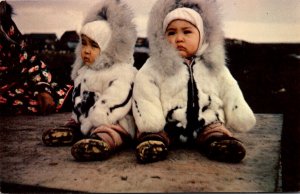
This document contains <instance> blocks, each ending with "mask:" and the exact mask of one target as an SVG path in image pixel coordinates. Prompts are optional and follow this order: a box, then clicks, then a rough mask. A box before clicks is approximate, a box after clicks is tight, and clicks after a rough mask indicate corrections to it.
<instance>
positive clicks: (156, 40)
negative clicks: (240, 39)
mask: <svg viewBox="0 0 300 194" xmlns="http://www.w3.org/2000/svg"><path fill="white" fill-rule="evenodd" d="M179 7H187V8H192V9H194V10H195V11H197V12H198V13H199V14H200V15H201V17H202V19H203V26H204V34H205V35H204V37H205V39H204V42H203V45H202V48H199V51H198V52H197V56H201V57H202V58H203V60H204V62H205V65H206V66H207V67H208V68H210V69H214V70H217V69H218V67H219V66H224V65H225V49H224V35H223V31H222V24H221V22H220V19H219V7H218V5H217V2H216V1H215V0H158V1H157V2H156V3H155V4H154V6H153V8H152V10H151V12H150V16H149V22H148V38H149V45H150V56H151V61H152V64H153V65H156V66H155V69H157V70H158V72H161V73H163V74H164V75H173V74H174V73H175V72H176V71H177V70H178V68H179V66H181V64H182V62H183V59H182V58H181V57H180V56H179V55H178V53H177V51H176V50H175V49H174V48H173V47H172V46H171V44H169V43H168V41H167V40H166V38H165V33H164V31H163V21H164V19H165V17H166V15H167V14H168V13H169V12H171V11H172V10H174V9H176V8H179ZM162 62H163V64H162Z"/></svg>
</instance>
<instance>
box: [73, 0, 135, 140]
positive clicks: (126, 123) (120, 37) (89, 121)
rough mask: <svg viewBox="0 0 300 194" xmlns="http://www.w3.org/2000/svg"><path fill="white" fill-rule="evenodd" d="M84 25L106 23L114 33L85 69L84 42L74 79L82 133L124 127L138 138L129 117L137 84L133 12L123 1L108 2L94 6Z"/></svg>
mask: <svg viewBox="0 0 300 194" xmlns="http://www.w3.org/2000/svg"><path fill="white" fill-rule="evenodd" d="M94 7H95V8H94V9H93V10H91V12H90V13H89V15H88V16H87V18H86V19H85V21H84V24H86V23H88V22H92V21H96V20H106V21H107V22H108V23H109V25H110V27H111V30H112V35H111V39H110V41H109V43H108V46H107V47H106V49H105V50H101V54H100V56H99V57H97V58H96V60H95V63H94V64H93V65H91V66H84V65H83V62H82V59H81V57H80V50H81V42H80V43H79V44H78V46H77V48H76V60H75V62H74V64H73V68H72V73H71V77H72V79H73V80H74V86H75V88H74V91H73V102H74V109H73V114H72V117H73V118H74V119H75V120H76V121H78V122H79V123H80V124H81V132H82V133H83V134H85V135H87V134H89V132H90V129H92V128H93V127H98V126H100V125H102V124H120V125H121V126H122V127H123V128H124V129H125V130H127V131H128V133H129V134H130V135H131V136H132V137H133V136H134V121H133V117H132V116H131V115H129V112H130V110H131V98H132V87H133V81H134V77H135V74H136V71H137V70H136V69H135V68H134V67H133V52H134V45H135V41H136V38H137V33H136V28H135V25H134V24H133V21H132V19H133V13H132V11H131V10H130V9H129V7H128V6H127V5H126V4H125V3H123V1H120V0H105V1H101V3H100V4H99V5H96V6H94Z"/></svg>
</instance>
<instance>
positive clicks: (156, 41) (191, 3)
mask: <svg viewBox="0 0 300 194" xmlns="http://www.w3.org/2000/svg"><path fill="white" fill-rule="evenodd" d="M178 7H189V8H192V9H194V10H196V11H197V12H198V13H200V15H201V16H202V18H203V22H204V31H205V39H204V45H203V46H202V48H200V49H199V50H198V52H197V53H196V55H195V57H194V59H193V61H192V63H191V64H190V65H188V64H185V63H184V60H183V59H182V58H181V57H180V56H179V55H178V53H177V51H176V50H175V49H174V48H173V47H172V46H171V44H169V43H168V42H167V40H166V39H165V37H164V32H163V30H162V29H163V20H164V18H165V16H166V15H167V14H168V13H169V12H170V11H172V10H173V9H175V8H178ZM148 38H149V44H150V58H149V59H148V60H147V62H146V63H145V64H144V66H143V67H142V68H141V69H140V71H139V72H138V74H137V76H136V79H135V85H134V90H133V98H134V101H133V114H134V118H135V121H136V124H137V127H138V130H139V131H140V132H159V131H162V130H166V131H167V132H169V133H173V134H177V135H179V136H180V137H181V140H182V141H187V139H189V138H192V139H193V138H196V137H197V135H198V133H199V132H201V130H202V129H203V128H204V127H205V126H207V125H209V124H211V123H213V122H216V121H220V122H223V123H225V124H226V126H227V127H229V128H232V129H235V130H238V131H248V130H249V129H251V128H252V127H253V126H254V124H255V122H256V121H255V116H254V114H253V112H252V110H251V109H250V107H249V106H248V104H247V103H246V101H245V99H244V97H243V94H242V92H241V90H240V88H239V85H238V83H237V81H236V80H235V79H234V78H233V76H232V75H231V73H230V72H229V70H228V68H227V66H226V64H225V50H224V38H223V32H222V29H221V23H220V20H219V15H218V5H217V4H216V3H215V1H213V0H177V1H175V0H163V1H162V0H158V1H157V2H156V4H154V6H153V8H152V11H151V12H150V18H149V22H148Z"/></svg>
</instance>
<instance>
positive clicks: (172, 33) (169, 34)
mask: <svg viewBox="0 0 300 194" xmlns="http://www.w3.org/2000/svg"><path fill="white" fill-rule="evenodd" d="M176 33H177V32H176V31H169V32H167V36H173V35H175V34H176ZM191 33H192V31H191V30H184V31H183V34H191Z"/></svg>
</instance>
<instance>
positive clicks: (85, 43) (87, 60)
mask: <svg viewBox="0 0 300 194" xmlns="http://www.w3.org/2000/svg"><path fill="white" fill-rule="evenodd" d="M100 52H101V50H100V47H99V45H98V44H97V43H96V42H95V41H93V40H92V39H90V38H89V37H87V36H86V35H84V34H82V35H81V59H82V61H83V63H84V65H92V64H93V63H94V62H95V60H96V58H97V57H98V56H99V55H100Z"/></svg>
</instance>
